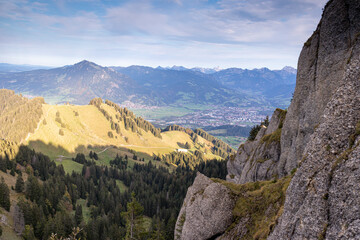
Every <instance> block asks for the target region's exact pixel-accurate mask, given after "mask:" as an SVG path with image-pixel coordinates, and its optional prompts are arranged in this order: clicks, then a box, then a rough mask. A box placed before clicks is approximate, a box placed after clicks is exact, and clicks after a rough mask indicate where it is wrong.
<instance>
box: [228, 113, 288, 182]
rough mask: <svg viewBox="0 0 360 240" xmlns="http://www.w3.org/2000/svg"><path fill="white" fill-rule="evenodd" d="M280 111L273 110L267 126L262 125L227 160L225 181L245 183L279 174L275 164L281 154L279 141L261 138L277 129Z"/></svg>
mask: <svg viewBox="0 0 360 240" xmlns="http://www.w3.org/2000/svg"><path fill="white" fill-rule="evenodd" d="M281 112H282V110H275V112H274V113H273V115H272V117H271V120H270V123H269V126H268V127H267V128H266V127H262V128H261V129H260V131H259V133H258V134H257V136H256V138H255V140H254V141H251V142H250V141H248V142H246V143H244V144H243V145H241V146H240V148H239V150H238V152H237V154H236V156H235V159H234V160H229V161H228V163H227V169H228V175H227V177H226V180H227V181H231V182H235V183H246V182H252V181H258V180H265V179H271V178H273V177H276V176H278V175H279V174H278V172H277V168H276V166H277V162H278V161H279V158H280V154H281V148H280V142H278V141H274V142H271V143H267V142H262V141H261V139H262V138H263V137H264V136H265V135H269V134H272V133H274V132H275V131H276V130H278V128H279V125H280V114H281Z"/></svg>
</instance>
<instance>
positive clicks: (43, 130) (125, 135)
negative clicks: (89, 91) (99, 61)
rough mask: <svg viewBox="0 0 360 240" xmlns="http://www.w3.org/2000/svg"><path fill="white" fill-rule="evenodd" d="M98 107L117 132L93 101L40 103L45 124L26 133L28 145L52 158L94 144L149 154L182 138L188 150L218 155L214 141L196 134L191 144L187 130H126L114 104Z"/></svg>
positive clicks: (210, 156)
mask: <svg viewBox="0 0 360 240" xmlns="http://www.w3.org/2000/svg"><path fill="white" fill-rule="evenodd" d="M101 108H102V109H104V110H105V111H106V112H107V113H108V114H109V115H110V116H112V118H113V121H114V122H117V123H118V124H119V126H120V133H119V134H117V133H116V131H114V130H112V129H111V124H110V122H109V121H108V120H107V119H106V118H105V117H104V115H103V114H102V113H101V112H100V111H99V110H98V109H97V108H96V107H95V106H93V105H85V106H73V105H48V104H44V105H43V112H44V116H43V119H44V120H45V122H46V124H44V120H41V124H40V125H39V128H38V129H37V130H36V131H35V132H34V133H33V134H30V136H29V138H28V141H27V143H28V144H29V145H30V147H31V148H34V149H35V150H37V151H41V152H43V153H44V154H47V155H49V156H50V157H51V158H52V159H56V158H57V156H58V155H64V156H69V157H74V156H75V153H78V152H82V153H84V154H86V155H87V154H88V153H89V152H90V150H92V151H93V149H90V148H89V147H88V146H89V145H92V146H97V148H98V149H101V148H105V147H106V146H116V147H123V148H128V149H133V150H135V151H137V152H142V153H145V154H147V155H150V156H152V155H153V154H155V155H158V154H160V155H161V154H167V153H170V152H173V151H176V149H178V148H181V147H180V146H183V145H185V143H186V142H189V143H190V145H191V147H192V148H191V149H190V151H192V152H193V151H195V150H199V151H202V152H207V154H205V158H206V159H213V158H219V157H218V156H216V155H214V154H212V152H211V148H212V147H213V146H214V145H213V144H212V143H211V142H209V141H207V140H205V139H204V138H202V137H200V136H199V137H198V141H197V143H196V144H195V143H194V142H193V141H192V140H191V138H190V136H189V135H188V134H186V133H185V132H180V131H168V132H164V133H161V135H162V138H158V137H155V136H154V135H153V134H152V133H151V132H150V131H149V132H146V131H145V130H143V129H140V128H138V131H139V133H134V132H132V131H131V129H129V130H126V129H125V126H124V123H123V122H122V121H118V120H117V119H116V117H115V114H116V111H115V109H114V108H112V107H110V106H108V105H106V104H102V105H101ZM57 113H58V114H57ZM56 118H60V119H61V123H60V122H59V121H56V120H55V119H56ZM59 129H62V130H63V132H64V135H63V136H62V135H59ZM109 131H112V132H113V134H114V137H113V138H109V136H108V132H109ZM125 139H127V141H126V140H125ZM109 153H113V154H109ZM118 153H119V152H118V151H115V150H109V151H108V153H104V156H106V157H105V158H106V159H105V160H104V161H105V162H108V161H109V159H108V158H113V157H115V156H116V154H118ZM120 155H122V154H120ZM100 158H101V156H100ZM69 169H70V168H69Z"/></svg>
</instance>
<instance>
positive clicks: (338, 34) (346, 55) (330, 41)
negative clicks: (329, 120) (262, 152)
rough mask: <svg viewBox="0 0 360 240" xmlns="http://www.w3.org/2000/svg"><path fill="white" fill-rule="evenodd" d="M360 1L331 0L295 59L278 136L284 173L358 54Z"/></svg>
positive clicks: (280, 166)
mask: <svg viewBox="0 0 360 240" xmlns="http://www.w3.org/2000/svg"><path fill="white" fill-rule="evenodd" d="M359 32H360V1H358V0H331V1H329V3H328V4H327V6H326V8H325V10H324V13H323V17H322V19H321V21H320V23H319V25H318V27H317V29H316V31H315V32H314V34H313V35H312V37H311V38H310V39H309V40H308V42H307V43H305V45H304V47H303V49H302V52H301V54H300V58H299V62H298V73H297V80H296V88H295V92H294V98H293V101H292V102H291V105H290V107H289V109H288V113H287V118H286V119H285V123H284V128H283V131H282V135H281V150H282V151H281V157H280V161H279V164H278V166H277V168H278V172H279V174H280V175H281V176H284V175H287V174H288V173H289V172H290V171H291V170H292V169H293V168H295V167H296V166H297V165H298V163H299V162H300V161H301V159H302V157H303V151H304V148H305V146H306V144H307V143H308V142H309V140H310V138H311V134H312V133H313V132H314V129H315V128H316V126H317V125H318V124H319V123H321V122H322V121H323V112H324V110H325V107H326V105H327V103H328V102H329V101H330V99H331V97H332V96H333V94H334V93H335V91H336V90H337V89H338V88H339V86H341V85H342V84H343V83H344V82H343V79H344V73H345V69H346V65H347V64H348V61H349V60H350V59H351V58H353V57H355V56H359V51H360V46H359V44H358V37H359Z"/></svg>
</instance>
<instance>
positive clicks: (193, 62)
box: [0, 0, 325, 68]
mask: <svg viewBox="0 0 360 240" xmlns="http://www.w3.org/2000/svg"><path fill="white" fill-rule="evenodd" d="M78 1H87V0H78ZM89 1H91V3H93V1H94V4H97V6H101V8H102V9H101V11H96V10H89V9H86V11H85V10H76V9H75V10H76V11H75V10H74V9H73V11H74V12H75V14H68V15H59V14H54V13H52V12H51V11H50V10H49V9H50V8H48V7H49V6H48V5H46V4H42V3H38V2H35V3H34V2H32V3H31V2H28V1H25V0H14V1H2V0H0V17H2V18H3V19H7V21H3V22H2V23H1V24H0V51H1V52H2V54H1V56H0V61H3V62H6V61H7V60H6V59H11V61H12V62H15V60H14V59H18V60H17V61H18V63H30V62H24V61H25V60H26V61H28V60H29V59H32V58H31V56H33V61H38V62H31V63H33V64H46V61H45V63H44V59H47V58H48V59H50V61H52V62H53V64H61V63H63V64H70V63H72V61H76V60H77V59H79V60H81V59H89V60H93V61H95V62H99V63H100V64H104V65H116V64H119V65H120V64H122V65H131V64H143V65H152V66H156V65H163V66H164V65H187V66H188V67H191V66H209V67H211V66H218V65H219V66H222V67H230V66H238V67H246V66H247V67H263V66H267V67H270V68H280V67H282V66H283V65H292V66H295V65H296V61H297V58H298V54H299V51H300V49H301V47H302V44H303V42H304V41H306V39H307V38H308V37H309V36H310V34H311V33H312V31H313V30H314V29H315V28H316V25H317V23H318V21H319V19H320V15H321V7H323V5H324V4H325V0H319V1H310V0H288V1H285V0H272V1H270V0H251V1H250V0H221V1H219V2H218V3H216V4H212V5H209V4H206V1H202V0H196V1H195V0H194V1H180V0H161V1H158V2H157V4H158V5H156V4H155V3H154V2H150V1H143V0H139V1H129V2H127V3H122V4H121V5H118V6H111V7H109V6H106V7H105V5H102V3H101V2H97V0H89ZM159 2H161V3H162V4H161V5H160V6H161V7H159V4H160V3H159ZM56 3H57V4H59V6H61V7H60V8H61V9H59V11H60V12H63V11H66V9H67V8H69V7H71V4H69V2H68V1H67V0H63V1H56ZM166 4H172V5H171V6H170V7H165V6H167V5H166ZM199 6H200V7H199ZM9 29H10V30H9ZM34 56H35V57H34ZM54 56H56V57H54ZM66 59H68V60H67V61H65V60H66ZM8 61H10V60H8ZM21 61H23V62H21ZM48 62H49V61H48ZM53 64H52V65H53ZM189 65H190V66H189Z"/></svg>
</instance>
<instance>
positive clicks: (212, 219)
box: [174, 173, 235, 240]
mask: <svg viewBox="0 0 360 240" xmlns="http://www.w3.org/2000/svg"><path fill="white" fill-rule="evenodd" d="M234 205H235V199H234V198H233V196H232V195H231V192H230V190H229V189H228V188H226V187H225V186H223V185H222V184H220V183H215V182H213V181H212V180H211V179H209V178H207V177H206V176H204V175H202V174H201V173H198V175H197V176H196V178H195V181H194V183H193V185H192V186H191V187H189V189H188V192H187V194H186V198H185V200H184V203H183V206H182V208H181V210H180V213H179V216H178V219H177V221H176V225H175V233H174V239H184V240H191V239H194V240H201V239H208V238H210V237H212V236H214V235H217V234H221V233H223V232H224V231H225V230H226V228H227V227H228V226H229V225H230V224H231V223H232V220H233V216H232V209H233V208H234Z"/></svg>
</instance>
